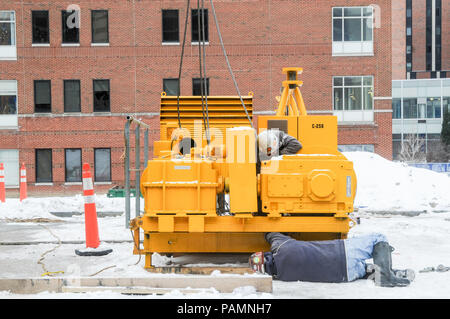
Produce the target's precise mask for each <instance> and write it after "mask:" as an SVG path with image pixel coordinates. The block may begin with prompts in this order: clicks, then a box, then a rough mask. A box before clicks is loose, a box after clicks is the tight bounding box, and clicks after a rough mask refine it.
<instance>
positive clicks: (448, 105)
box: [442, 97, 450, 113]
mask: <svg viewBox="0 0 450 319" xmlns="http://www.w3.org/2000/svg"><path fill="white" fill-rule="evenodd" d="M442 109H443V110H444V113H445V112H450V97H444V98H443V100H442Z"/></svg>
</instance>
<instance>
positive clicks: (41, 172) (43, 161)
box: [36, 149, 53, 183]
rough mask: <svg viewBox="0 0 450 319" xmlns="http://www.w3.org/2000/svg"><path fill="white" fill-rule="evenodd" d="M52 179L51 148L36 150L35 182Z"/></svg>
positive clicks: (49, 181)
mask: <svg viewBox="0 0 450 319" xmlns="http://www.w3.org/2000/svg"><path fill="white" fill-rule="evenodd" d="M52 181H53V179H52V150H51V149H37V150H36V183H51V182H52Z"/></svg>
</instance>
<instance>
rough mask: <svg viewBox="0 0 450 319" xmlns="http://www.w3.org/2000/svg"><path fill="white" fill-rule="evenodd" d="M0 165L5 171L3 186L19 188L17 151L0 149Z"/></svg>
mask: <svg viewBox="0 0 450 319" xmlns="http://www.w3.org/2000/svg"><path fill="white" fill-rule="evenodd" d="M0 163H3V165H4V169H5V186H6V187H19V181H20V179H19V178H20V177H19V169H20V168H19V150H14V149H0Z"/></svg>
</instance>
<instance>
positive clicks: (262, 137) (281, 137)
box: [258, 129, 302, 160]
mask: <svg viewBox="0 0 450 319" xmlns="http://www.w3.org/2000/svg"><path fill="white" fill-rule="evenodd" d="M258 148H259V157H260V159H261V160H268V159H270V158H272V157H273V156H279V155H290V154H297V152H298V151H300V150H301V149H302V144H301V143H300V142H299V141H297V139H296V138H294V137H292V136H290V135H288V134H286V133H284V132H283V131H279V130H274V129H270V130H266V131H264V132H261V133H260V134H259V135H258Z"/></svg>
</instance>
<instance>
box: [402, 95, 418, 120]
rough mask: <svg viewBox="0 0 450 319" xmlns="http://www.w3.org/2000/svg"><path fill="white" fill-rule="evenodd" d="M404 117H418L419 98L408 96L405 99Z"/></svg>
mask: <svg viewBox="0 0 450 319" xmlns="http://www.w3.org/2000/svg"><path fill="white" fill-rule="evenodd" d="M403 118H405V119H416V118H417V99H416V98H407V99H405V98H404V99H403Z"/></svg>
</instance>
